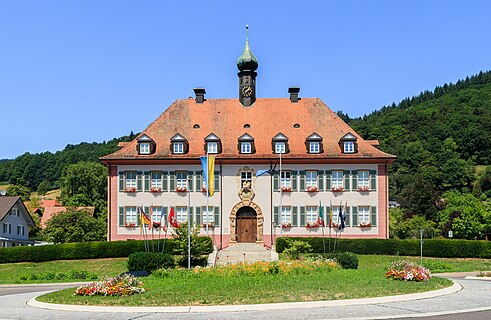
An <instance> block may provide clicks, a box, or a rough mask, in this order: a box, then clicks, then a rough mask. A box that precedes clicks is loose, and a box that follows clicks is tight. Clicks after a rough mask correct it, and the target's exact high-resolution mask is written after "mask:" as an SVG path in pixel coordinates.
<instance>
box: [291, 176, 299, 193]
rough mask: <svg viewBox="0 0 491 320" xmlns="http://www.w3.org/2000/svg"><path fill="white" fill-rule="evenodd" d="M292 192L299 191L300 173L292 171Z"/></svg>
mask: <svg viewBox="0 0 491 320" xmlns="http://www.w3.org/2000/svg"><path fill="white" fill-rule="evenodd" d="M292 191H298V171H292Z"/></svg>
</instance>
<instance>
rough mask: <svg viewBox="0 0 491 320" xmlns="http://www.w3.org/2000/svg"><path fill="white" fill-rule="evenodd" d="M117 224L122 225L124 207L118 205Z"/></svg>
mask: <svg viewBox="0 0 491 320" xmlns="http://www.w3.org/2000/svg"><path fill="white" fill-rule="evenodd" d="M119 226H120V227H122V226H124V207H119Z"/></svg>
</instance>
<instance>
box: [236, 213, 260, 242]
mask: <svg viewBox="0 0 491 320" xmlns="http://www.w3.org/2000/svg"><path fill="white" fill-rule="evenodd" d="M256 240H257V214H256V211H255V210H254V209H252V208H251V207H242V208H240V209H239V211H237V242H256Z"/></svg>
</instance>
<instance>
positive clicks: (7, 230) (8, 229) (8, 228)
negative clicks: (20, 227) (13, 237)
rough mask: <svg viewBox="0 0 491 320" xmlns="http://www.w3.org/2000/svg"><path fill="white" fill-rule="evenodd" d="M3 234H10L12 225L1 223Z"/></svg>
mask: <svg viewBox="0 0 491 320" xmlns="http://www.w3.org/2000/svg"><path fill="white" fill-rule="evenodd" d="M3 233H4V234H12V225H11V224H10V223H8V222H4V223H3Z"/></svg>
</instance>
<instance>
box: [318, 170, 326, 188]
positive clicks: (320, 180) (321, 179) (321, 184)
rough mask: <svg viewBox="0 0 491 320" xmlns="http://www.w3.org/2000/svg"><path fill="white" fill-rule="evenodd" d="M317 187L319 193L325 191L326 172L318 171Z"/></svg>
mask: <svg viewBox="0 0 491 320" xmlns="http://www.w3.org/2000/svg"><path fill="white" fill-rule="evenodd" d="M317 186H318V187H319V191H324V171H323V170H319V171H317Z"/></svg>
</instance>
